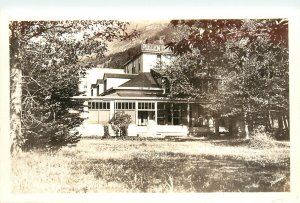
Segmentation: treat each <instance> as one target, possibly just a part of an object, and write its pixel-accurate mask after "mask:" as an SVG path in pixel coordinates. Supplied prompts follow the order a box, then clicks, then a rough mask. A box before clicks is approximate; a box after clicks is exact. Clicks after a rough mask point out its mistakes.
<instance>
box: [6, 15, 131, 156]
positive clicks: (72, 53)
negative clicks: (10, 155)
mask: <svg viewBox="0 0 300 203" xmlns="http://www.w3.org/2000/svg"><path fill="white" fill-rule="evenodd" d="M127 26H128V23H127V22H120V21H114V20H109V21H106V20H104V21H19V22H17V21H13V22H11V23H10V24H9V29H10V63H11V107H12V108H11V125H12V126H11V129H12V131H11V138H12V151H16V150H15V149H20V148H22V149H23V150H25V149H31V148H34V147H39V148H45V147H50V148H59V147H61V146H64V145H67V144H69V143H74V142H77V141H78V139H79V136H78V132H76V131H73V132H72V131H71V130H72V129H73V130H74V128H75V127H76V126H78V125H79V124H80V122H81V119H80V117H79V113H80V111H81V107H82V102H79V101H74V100H72V97H73V96H75V95H78V94H79V92H78V83H79V79H80V77H82V76H84V74H85V70H86V68H88V67H87V66H85V65H84V63H83V62H84V59H85V58H86V57H89V56H91V55H97V56H100V57H103V55H104V53H105V51H106V50H107V42H108V41H112V40H115V39H117V40H126V39H129V38H131V37H133V36H134V34H135V33H134V32H133V33H131V34H128V33H127V32H126V29H127ZM21 121H22V123H21Z"/></svg>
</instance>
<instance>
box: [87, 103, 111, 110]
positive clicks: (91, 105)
mask: <svg viewBox="0 0 300 203" xmlns="http://www.w3.org/2000/svg"><path fill="white" fill-rule="evenodd" d="M88 107H89V109H103V110H109V109H110V102H88Z"/></svg>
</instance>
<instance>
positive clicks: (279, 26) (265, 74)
mask: <svg viewBox="0 0 300 203" xmlns="http://www.w3.org/2000/svg"><path fill="white" fill-rule="evenodd" d="M171 25H172V26H174V27H175V29H177V30H178V32H177V35H175V37H174V40H173V41H171V42H169V43H168V44H167V47H169V48H171V49H172V50H173V51H174V52H175V53H176V54H178V55H179V56H180V57H178V58H176V59H175V62H173V64H171V65H170V67H169V68H171V70H170V69H169V70H167V69H165V72H166V74H167V75H168V77H169V78H171V83H170V84H171V86H173V87H174V88H173V90H175V93H174V92H173V93H172V94H176V92H177V93H178V94H180V92H184V93H186V95H185V96H187V97H194V98H199V97H200V98H201V96H202V97H203V96H205V98H206V99H207V100H209V101H210V105H208V107H209V110H210V111H212V112H214V113H215V115H221V114H223V115H228V116H232V115H235V116H237V115H240V116H243V117H244V119H245V124H246V125H245V126H246V131H247V130H248V127H247V126H248V125H249V124H252V121H253V116H256V118H262V119H260V120H268V119H267V118H268V112H269V110H271V109H276V110H280V112H283V114H284V115H288V38H287V33H288V23H287V21H286V20H284V19H270V20H179V21H178V20H175V21H172V22H171ZM178 33H179V34H178ZM174 72H177V74H176V75H177V76H176V77H173V76H174V75H175V73H174ZM204 76H206V77H213V78H221V79H222V82H218V84H219V91H208V92H206V93H205V94H203V92H201V91H200V90H201V89H202V86H201V84H199V83H200V82H199V81H201V80H203V77H204ZM172 78H174V79H175V78H176V80H172ZM172 81H173V83H172ZM196 81H198V83H197V82H196ZM178 88H179V89H178ZM176 90H179V91H176ZM255 120H257V121H258V120H259V119H255ZM250 130H251V128H250Z"/></svg>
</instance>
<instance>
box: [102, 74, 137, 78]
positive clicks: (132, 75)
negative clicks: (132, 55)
mask: <svg viewBox="0 0 300 203" xmlns="http://www.w3.org/2000/svg"><path fill="white" fill-rule="evenodd" d="M135 76H137V74H118V73H105V74H104V77H103V78H122V79H132V78H134V77H135Z"/></svg>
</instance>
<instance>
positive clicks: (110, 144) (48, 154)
mask: <svg viewBox="0 0 300 203" xmlns="http://www.w3.org/2000/svg"><path fill="white" fill-rule="evenodd" d="M7 26H8V27H7V32H8V37H9V39H7V44H8V46H9V48H8V50H9V52H8V53H9V76H8V77H9V95H10V97H9V107H10V109H9V134H8V135H7V136H9V137H10V138H9V140H10V142H9V146H8V147H6V149H9V156H10V162H9V164H10V166H9V168H10V169H9V174H10V182H9V184H8V186H9V187H10V189H9V190H10V191H11V193H12V194H40V195H43V194H61V193H63V194H91V193H92V194H100V193H109V194H110V193H111V194H116V193H124V194H145V193H147V194H153V193H155V194H170V193H173V194H174V193H185V194H186V193H187V194H191V193H192V194H214V193H247V194H249V193H250V194H251V193H256V192H259V193H262V192H264V193H270V192H272V193H274V192H275V193H290V192H291V182H292V180H291V144H292V142H290V140H291V137H292V135H291V130H290V127H291V124H290V123H291V116H290V113H291V103H290V101H291V94H290V87H291V84H290V77H291V74H290V39H289V36H290V35H291V33H290V19H289V18H288V17H284V16H282V15H278V16H272V17H268V18H244V17H243V18H218V17H216V18H202V17H198V18H173V17H172V18H163V17H162V18H161V19H159V18H158V19H157V18H156V19H139V18H136V19H127V18H124V19H122V18H121V19H120V18H107V19H84V18H80V19H70V20H66V19H61V20H56V19H55V20H44V19H34V20H32V19H29V20H28V19H24V20H9V22H7ZM294 124H295V123H294ZM294 127H295V126H294ZM3 129H4V128H3ZM0 132H1V131H0ZM2 132H3V131H2ZM1 136H2V135H1ZM294 172H295V171H294Z"/></svg>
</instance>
